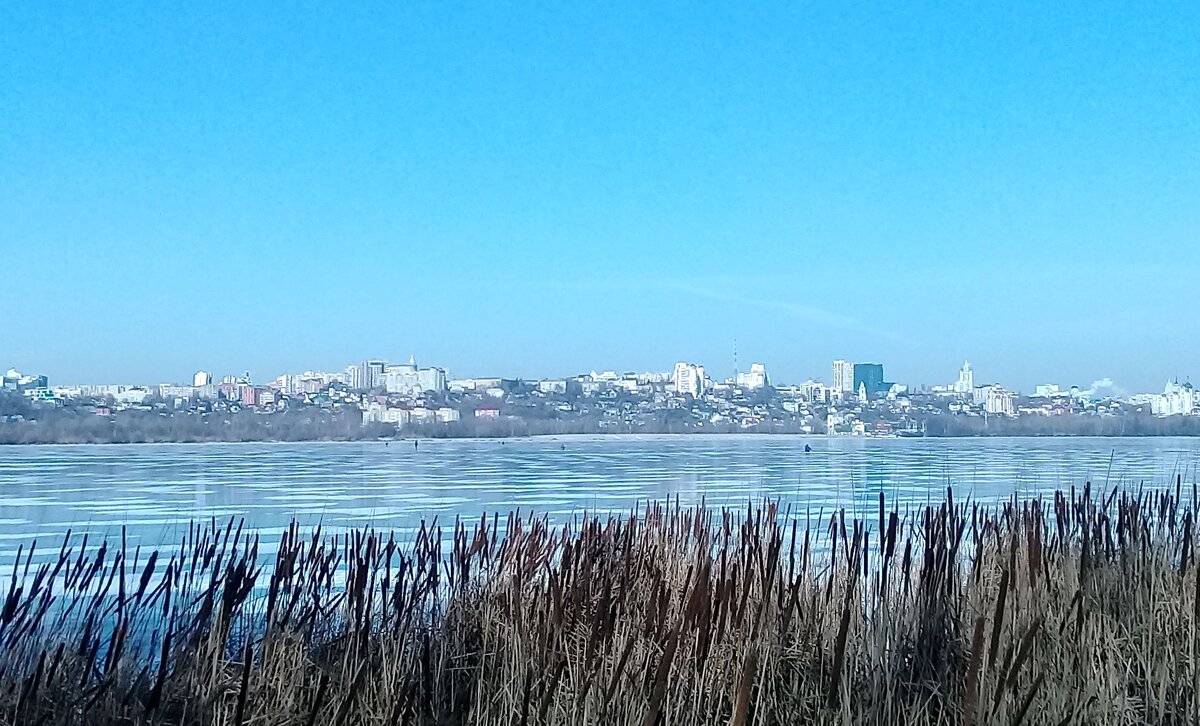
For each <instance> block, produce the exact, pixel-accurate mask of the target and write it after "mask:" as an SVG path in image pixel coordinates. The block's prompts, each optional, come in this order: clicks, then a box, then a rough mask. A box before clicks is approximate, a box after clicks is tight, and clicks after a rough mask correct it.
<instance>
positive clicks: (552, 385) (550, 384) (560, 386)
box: [537, 380, 567, 394]
mask: <svg viewBox="0 0 1200 726" xmlns="http://www.w3.org/2000/svg"><path fill="white" fill-rule="evenodd" d="M537 387H538V391H540V392H541V393H557V394H564V393H566V392H567V382H566V381H565V380H547V381H538V384H537Z"/></svg>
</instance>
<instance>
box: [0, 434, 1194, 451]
mask: <svg viewBox="0 0 1200 726" xmlns="http://www.w3.org/2000/svg"><path fill="white" fill-rule="evenodd" d="M686 439H696V440H706V439H708V440H717V439H720V440H726V439H749V440H766V439H772V440H797V441H819V440H836V441H860V442H866V441H966V440H970V441H1017V440H1029V441H1056V440H1073V439H1103V440H1106V441H1107V440H1111V441H1120V440H1146V439H1187V440H1195V441H1198V442H1200V435H1192V434H1118V435H1104V434H1053V435H1046V434H1024V435H1010V434H999V435H994V436H968V435H947V436H839V435H834V436H831V435H829V434H801V433H763V432H758V431H750V432H745V433H742V432H728V433H720V432H714V431H704V432H696V433H656V434H638V433H611V434H528V435H524V436H419V435H418V436H397V437H392V438H379V439H293V440H286V439H251V440H246V441H63V442H32V443H24V442H22V443H15V442H0V450H3V449H6V448H16V447H37V446H45V447H49V446H79V447H88V446H205V445H221V446H232V445H247V444H272V445H285V444H364V445H365V444H392V443H408V442H412V441H415V442H418V443H430V444H433V443H442V442H466V443H488V442H495V443H501V442H504V443H507V442H509V441H526V442H529V441H587V442H598V441H610V440H627V441H677V440H686Z"/></svg>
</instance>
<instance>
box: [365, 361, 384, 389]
mask: <svg viewBox="0 0 1200 726" xmlns="http://www.w3.org/2000/svg"><path fill="white" fill-rule="evenodd" d="M386 367H387V364H386V363H384V362H383V361H381V360H377V359H368V360H365V361H363V364H362V387H363V388H367V389H371V388H379V387H380V386H382V385H383V370H384V368H386Z"/></svg>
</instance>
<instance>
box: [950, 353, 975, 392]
mask: <svg viewBox="0 0 1200 726" xmlns="http://www.w3.org/2000/svg"><path fill="white" fill-rule="evenodd" d="M974 391H975V371H973V370H971V364H970V363H969V362H967V361H963V365H962V369H961V370H960V371H959V372H958V380H957V381H955V382H954V392H955V393H957V394H959V395H963V396H970V395H972V394H973V393H974Z"/></svg>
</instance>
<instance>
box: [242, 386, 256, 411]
mask: <svg viewBox="0 0 1200 726" xmlns="http://www.w3.org/2000/svg"><path fill="white" fill-rule="evenodd" d="M242 405H243V406H247V407H251V406H257V405H258V389H257V388H255V387H254V386H242Z"/></svg>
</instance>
